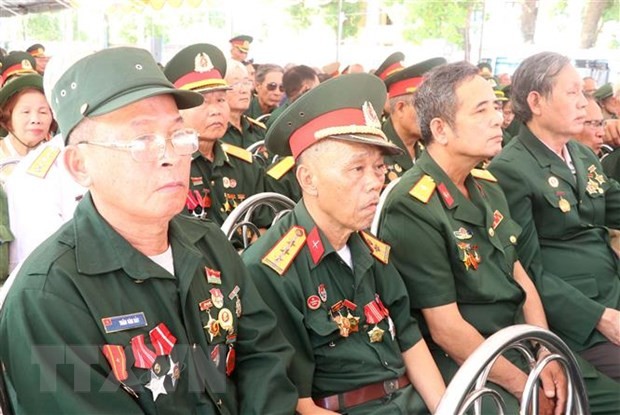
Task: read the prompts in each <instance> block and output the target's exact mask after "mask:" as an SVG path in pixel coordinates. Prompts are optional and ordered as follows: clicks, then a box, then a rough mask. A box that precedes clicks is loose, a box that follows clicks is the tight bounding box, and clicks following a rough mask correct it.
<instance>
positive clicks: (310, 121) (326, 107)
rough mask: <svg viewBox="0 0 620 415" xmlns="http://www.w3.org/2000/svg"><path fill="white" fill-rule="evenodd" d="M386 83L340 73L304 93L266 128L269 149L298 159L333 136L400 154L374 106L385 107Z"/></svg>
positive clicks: (363, 74) (360, 74)
mask: <svg viewBox="0 0 620 415" xmlns="http://www.w3.org/2000/svg"><path fill="white" fill-rule="evenodd" d="M385 97H386V92H385V85H384V84H383V82H382V81H381V80H380V79H379V78H377V77H376V76H374V75H370V74H366V73H356V74H348V75H341V76H338V77H336V78H332V79H330V80H327V81H325V82H322V83H321V84H319V85H318V86H317V87H316V88H313V89H311V90H310V91H308V92H306V93H305V94H303V95H302V96H301V97H299V98H298V99H297V100H296V101H295V102H293V103H292V104H291V105H290V106H289V107H287V108H286V109H285V110H284V111H283V112H282V114H280V115H279V116H278V118H276V120H275V122H274V123H273V124H272V125H271V127H270V128H269V130H267V135H266V136H265V144H266V146H267V149H268V150H269V151H271V152H273V153H276V154H279V155H280V156H290V155H292V156H293V157H295V158H297V157H299V155H300V154H301V153H303V151H304V150H306V149H307V148H308V147H310V146H312V145H313V144H315V143H317V142H318V141H319V140H321V139H324V138H330V139H335V140H343V141H349V142H355V143H361V144H369V145H374V146H378V147H380V148H381V149H382V150H383V151H384V152H385V153H387V154H401V153H402V150H401V149H400V148H399V147H397V146H395V145H394V144H392V143H390V142H389V141H388V140H387V138H386V137H385V134H384V133H383V131H381V122H380V121H379V118H378V117H377V113H376V112H375V108H378V109H381V108H383V104H384V103H385Z"/></svg>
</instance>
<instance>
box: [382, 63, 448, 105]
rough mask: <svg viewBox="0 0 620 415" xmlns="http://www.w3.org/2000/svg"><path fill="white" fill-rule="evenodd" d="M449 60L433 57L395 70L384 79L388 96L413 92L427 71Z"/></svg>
mask: <svg viewBox="0 0 620 415" xmlns="http://www.w3.org/2000/svg"><path fill="white" fill-rule="evenodd" d="M447 62H448V61H446V60H445V59H444V58H431V59H427V60H425V61H422V62H420V63H416V64H415V65H411V66H408V67H406V68H403V69H401V70H399V71H396V72H394V73H393V74H392V75H389V76H388V77H387V78H385V80H384V82H385V86H386V87H387V90H388V96H389V97H390V98H393V97H397V96H399V95H404V94H411V93H413V91H415V90H416V89H417V88H418V87H419V86H420V84H422V81H423V79H424V77H423V76H424V74H425V73H426V72H428V71H430V70H431V69H433V68H434V67H435V66H439V65H443V64H444V63H447Z"/></svg>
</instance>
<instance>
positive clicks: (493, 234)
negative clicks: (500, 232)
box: [489, 228, 495, 238]
mask: <svg viewBox="0 0 620 415" xmlns="http://www.w3.org/2000/svg"><path fill="white" fill-rule="evenodd" d="M489 236H490V237H491V238H492V237H494V236H495V229H493V228H489Z"/></svg>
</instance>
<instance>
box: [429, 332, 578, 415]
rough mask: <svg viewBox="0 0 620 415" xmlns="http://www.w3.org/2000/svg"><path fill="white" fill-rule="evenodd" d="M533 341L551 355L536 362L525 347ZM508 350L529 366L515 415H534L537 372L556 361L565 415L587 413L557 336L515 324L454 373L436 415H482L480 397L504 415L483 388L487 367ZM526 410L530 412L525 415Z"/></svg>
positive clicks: (573, 365) (571, 362)
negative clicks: (564, 386)
mask: <svg viewBox="0 0 620 415" xmlns="http://www.w3.org/2000/svg"><path fill="white" fill-rule="evenodd" d="M531 341H536V342H538V343H540V344H541V345H542V346H545V347H547V348H548V349H549V350H550V351H551V354H550V355H549V356H546V357H545V358H543V359H542V360H541V361H539V362H537V361H536V358H535V356H533V354H532V352H531V351H530V349H529V347H527V343H529V342H531ZM509 349H516V350H518V351H520V352H521V353H522V354H523V355H524V356H525V357H526V359H527V360H528V362H529V363H530V365H529V366H530V367H531V370H530V373H529V375H528V379H527V382H526V384H525V389H524V391H523V397H522V399H521V405H520V410H519V414H520V415H525V414H528V413H531V414H537V413H538V389H539V388H538V381H539V377H540V372H541V371H542V370H543V369H544V367H545V366H546V365H547V364H548V363H549V362H551V361H558V362H559V363H560V364H561V365H562V366H563V367H564V370H565V373H566V376H567V380H568V395H567V403H566V411H565V414H572V413H577V414H586V413H589V406H588V396H587V393H586V388H585V384H584V382H583V378H582V376H581V371H580V369H579V366H578V364H577V361H576V360H575V356H574V355H573V353H572V352H571V350H570V349H569V348H568V346H567V345H566V343H564V342H563V341H562V340H561V339H560V338H559V337H558V336H557V335H555V334H554V333H552V332H550V331H549V330H545V329H542V328H540V327H536V326H532V325H528V324H517V325H514V326H509V327H506V328H504V329H502V330H500V331H498V332H497V333H495V334H494V335H492V336H491V337H489V338H488V339H486V340H485V341H484V343H482V344H481V345H480V346H479V347H478V348H477V349H476V350H475V351H474V352H473V353H472V354H471V355H470V356H469V358H468V359H467V360H466V361H465V363H463V365H462V366H461V367H460V368H459V370H458V371H457V372H456V374H455V375H454V377H453V378H452V380H451V381H450V384H449V385H448V387H447V389H446V393H445V394H444V395H443V397H442V398H441V401H440V402H439V405H438V407H437V411H436V412H435V414H436V415H462V414H465V413H466V411H467V410H468V409H469V408H470V407H471V406H472V405H473V406H474V414H475V415H479V414H481V413H482V404H481V398H482V397H485V396H487V397H490V398H491V399H492V400H493V401H494V402H495V404H496V405H497V407H498V412H497V413H498V414H503V413H504V412H505V408H504V403H503V400H502V398H501V397H500V396H499V394H497V392H495V391H494V390H492V389H490V388H488V387H486V386H485V385H486V383H487V378H488V375H489V372H490V371H491V367H492V366H493V364H494V363H495V361H496V360H497V358H498V357H499V356H501V355H502V354H503V353H504V352H506V351H507V350H509ZM528 408H529V409H530V410H531V411H530V412H528Z"/></svg>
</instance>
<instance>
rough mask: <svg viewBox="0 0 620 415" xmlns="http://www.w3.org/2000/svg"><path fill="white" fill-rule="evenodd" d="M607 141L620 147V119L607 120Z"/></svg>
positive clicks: (613, 145)
mask: <svg viewBox="0 0 620 415" xmlns="http://www.w3.org/2000/svg"><path fill="white" fill-rule="evenodd" d="M605 143H607V144H609V145H611V146H612V147H620V120H612V119H609V120H605Z"/></svg>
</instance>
